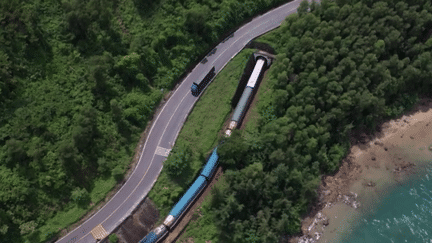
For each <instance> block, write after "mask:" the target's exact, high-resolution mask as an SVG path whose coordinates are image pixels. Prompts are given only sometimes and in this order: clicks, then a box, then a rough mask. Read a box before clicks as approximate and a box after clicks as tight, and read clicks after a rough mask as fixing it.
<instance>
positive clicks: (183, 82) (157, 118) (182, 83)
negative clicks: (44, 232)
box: [57, 1, 297, 242]
mask: <svg viewBox="0 0 432 243" xmlns="http://www.w3.org/2000/svg"><path fill="white" fill-rule="evenodd" d="M294 2H297V1H293V2H291V3H294ZM289 4H290V3H289ZM283 7H285V6H281V7H280V8H283ZM275 10H277V9H275ZM291 11H292V10H290V11H289V12H291ZM266 14H268V13H266ZM266 14H265V15H266ZM265 15H262V16H265ZM262 16H260V17H262ZM252 21H253V20H252ZM252 21H251V22H252ZM282 22H283V21H282ZM259 26H261V25H259ZM259 26H257V27H259ZM243 27H246V25H244V26H242V27H241V28H240V29H242V28H243ZM257 27H255V28H257ZM255 28H254V29H255ZM240 29H239V30H240ZM252 30H253V29H252ZM249 32H250V31H249ZM249 32H248V33H246V34H249ZM246 34H244V35H242V36H241V37H243V36H245V35H246ZM241 37H240V38H239V39H237V40H236V41H235V42H237V41H238V40H240V39H241ZM235 42H234V43H235ZM234 43H233V44H234ZM233 44H231V45H230V46H229V47H231V46H232V45H233ZM229 47H228V48H229ZM228 48H227V49H228ZM227 49H225V50H224V52H225V51H226V50H227ZM224 52H222V53H224ZM239 52H240V51H239ZM237 53H238V52H237ZM235 55H236V54H235ZM235 55H234V56H235ZM220 56H221V55H219V56H218V57H217V58H216V60H217V59H218V58H219V57H220ZM234 56H233V57H234ZM216 60H215V61H216ZM215 61H213V62H212V64H214V62H215ZM225 65H226V63H225ZM225 65H224V66H225ZM196 68H198V65H197V66H195V68H193V69H192V71H191V73H192V72H193V71H194V70H195V69H196ZM188 77H189V75H188V76H187V77H186V78H185V79H184V80H183V81H182V82H181V84H180V86H179V87H178V88H177V89H176V90H175V91H174V93H173V94H172V95H171V98H172V97H173V96H174V95H175V93H176V92H177V91H178V90H179V89H180V87H181V86H182V85H184V84H185V83H186V80H187V79H188ZM188 94H189V93H187V94H186V95H188ZM185 97H186V96H185ZM185 97H183V99H184V98H185ZM183 99H182V101H183ZM170 101H171V99H169V100H168V102H167V103H166V104H165V105H164V107H163V108H162V110H161V111H160V113H159V114H158V116H157V117H156V120H155V122H154V123H153V125H152V127H151V129H150V132H149V136H150V134H151V132H152V130H153V128H154V126H155V125H156V123H157V121H158V120H159V117H160V115H161V114H162V113H163V111H164V109H165V108H166V107H167V106H168V103H169V102H170ZM179 104H181V102H180V103H179ZM177 108H178V106H177ZM177 108H176V110H177ZM173 114H174V113H173ZM171 118H172V116H171ZM171 118H170V121H171ZM168 124H169V122H168V123H167V125H168ZM165 130H166V127H165V129H164V132H165ZM161 139H162V136H161ZM161 139H160V140H159V143H160V141H161ZM159 143H158V144H159ZM146 145H147V140H146V141H145V143H144V149H143V150H142V151H144V150H145V148H146ZM143 155H144V153H141V156H140V158H139V160H138V164H137V165H136V166H135V169H134V171H133V172H132V174H131V176H130V178H131V177H132V176H133V175H134V174H135V172H136V170H137V168H138V166H139V164H140V162H141V158H142V156H143ZM153 159H154V154H153V158H152V160H151V162H150V165H149V167H148V168H147V171H146V172H145V174H144V176H143V177H142V178H141V180H140V182H139V183H138V185H139V184H140V183H141V181H142V180H143V179H144V177H145V176H146V174H147V172H148V170H149V169H150V167H151V165H152V164H153ZM138 185H137V186H136V187H135V188H134V190H133V191H132V193H131V194H130V195H132V194H133V192H135V190H136V189H137V187H138ZM122 189H124V186H123V187H121V188H120V190H119V191H118V192H117V193H116V194H115V195H114V196H113V197H112V198H111V199H110V200H109V201H108V202H107V203H106V204H105V205H104V206H103V207H102V208H101V209H100V210H99V211H98V212H97V213H95V214H94V215H93V216H92V217H90V218H89V219H87V220H86V221H85V222H84V224H85V223H87V222H88V221H90V219H92V218H93V217H94V216H96V215H97V214H98V213H99V212H100V211H102V210H103V209H104V208H105V207H106V206H107V205H108V204H109V203H110V202H111V201H112V200H113V199H114V198H115V196H116V195H117V194H118V193H120V192H121V190H122ZM130 195H129V196H128V197H127V198H129V197H130ZM126 200H127V199H125V200H124V201H123V203H124V202H125V201H126ZM123 203H122V204H121V205H120V206H119V207H117V208H116V210H114V212H115V211H117V210H118V209H119V208H120V207H121V206H122V205H123ZM114 212H112V213H111V214H110V215H109V216H108V217H107V218H106V219H105V220H104V221H102V222H101V223H100V224H99V225H102V223H104V222H105V221H107V220H108V219H109V218H110V217H111V216H112V215H113V214H114ZM84 224H82V225H84ZM80 228H81V227H77V228H75V229H74V230H72V231H71V232H70V233H69V234H67V235H65V236H64V237H62V238H61V239H60V240H58V241H57V242H59V241H61V240H63V239H64V238H66V237H68V236H69V235H70V234H71V233H73V232H74V231H76V230H78V229H80ZM88 234H90V232H89V233H87V234H86V235H84V236H83V237H81V238H80V239H79V240H78V242H80V241H81V240H82V239H83V238H85V237H86V236H87V235H88Z"/></svg>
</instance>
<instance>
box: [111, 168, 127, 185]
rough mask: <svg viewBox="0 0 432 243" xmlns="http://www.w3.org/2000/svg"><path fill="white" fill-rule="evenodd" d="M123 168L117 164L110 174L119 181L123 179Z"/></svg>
mask: <svg viewBox="0 0 432 243" xmlns="http://www.w3.org/2000/svg"><path fill="white" fill-rule="evenodd" d="M123 171H124V170H123V168H122V167H121V166H120V165H117V166H116V167H115V168H114V169H113V170H112V172H111V175H112V176H113V177H114V179H115V180H116V181H117V182H119V181H121V180H122V179H123V175H124V174H123V173H124V172H123Z"/></svg>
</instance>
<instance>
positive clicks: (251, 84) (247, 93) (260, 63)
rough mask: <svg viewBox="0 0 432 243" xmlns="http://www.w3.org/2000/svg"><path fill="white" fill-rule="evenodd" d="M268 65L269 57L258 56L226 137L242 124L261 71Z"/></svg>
mask: <svg viewBox="0 0 432 243" xmlns="http://www.w3.org/2000/svg"><path fill="white" fill-rule="evenodd" d="M266 66H267V59H266V58H265V57H263V56H258V57H256V63H255V67H254V69H253V71H252V74H251V76H250V77H249V80H248V82H247V85H246V87H245V89H244V91H243V93H242V95H241V97H240V100H239V102H238V104H237V106H236V108H235V110H234V114H233V116H232V118H231V121H230V123H229V125H228V128H227V130H226V131H225V137H229V136H231V133H232V131H233V130H234V129H235V128H237V125H238V124H240V121H241V120H242V119H243V117H244V115H245V113H246V108H247V106H248V105H249V103H250V101H251V100H252V96H253V90H254V89H255V86H256V84H257V81H258V78H259V76H260V75H261V71H262V70H263V69H264V68H265V67H266Z"/></svg>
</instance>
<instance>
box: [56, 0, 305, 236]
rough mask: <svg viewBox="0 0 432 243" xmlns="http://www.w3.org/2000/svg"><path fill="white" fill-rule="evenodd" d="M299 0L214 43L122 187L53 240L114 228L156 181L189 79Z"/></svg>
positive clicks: (184, 106) (182, 113) (182, 114)
mask: <svg viewBox="0 0 432 243" xmlns="http://www.w3.org/2000/svg"><path fill="white" fill-rule="evenodd" d="M300 2H301V0H296V1H292V2H289V3H287V4H284V5H282V6H280V7H278V8H276V9H273V10H271V11H269V12H267V13H266V14H264V15H260V16H258V17H256V18H254V19H253V20H252V21H250V22H249V23H247V24H245V25H244V26H242V27H241V28H239V29H238V30H237V31H236V32H235V33H234V36H233V37H232V38H230V39H228V40H227V41H225V42H224V43H220V44H219V45H218V46H216V48H217V51H216V53H215V54H213V55H211V56H210V57H207V59H208V62H207V63H205V64H198V65H197V66H196V67H195V68H194V69H193V70H192V72H190V73H189V74H188V75H187V77H186V78H184V79H183V80H182V81H181V84H180V85H179V86H178V88H177V89H176V90H175V91H174V92H173V94H172V95H171V97H170V98H169V100H168V101H167V102H166V103H165V105H164V106H163V108H162V110H161V111H160V113H159V115H158V116H157V117H156V118H155V120H154V123H153V125H152V127H151V129H150V132H149V134H148V136H147V140H146V142H145V144H144V147H143V150H142V152H141V156H140V159H139V161H138V163H137V165H136V167H135V169H134V171H133V172H132V174H131V176H130V178H129V179H128V180H127V181H126V183H125V184H124V185H123V187H122V188H121V189H120V190H119V191H118V192H117V193H116V194H115V195H114V196H113V197H112V198H111V200H110V201H108V202H107V203H106V204H105V205H104V206H103V207H102V208H101V209H100V210H99V211H98V212H97V213H95V214H94V215H93V216H92V217H91V218H89V219H88V220H87V221H85V222H84V223H83V224H82V225H80V226H79V227H77V228H75V229H74V230H72V231H71V232H69V233H68V234H67V235H66V236H64V237H63V238H61V239H60V240H58V241H57V243H73V242H80V243H95V242H97V241H96V239H95V237H100V238H104V237H106V236H107V235H108V234H109V233H110V232H112V231H114V229H115V228H116V227H117V226H119V225H120V224H121V223H122V222H123V220H125V219H126V218H127V217H128V216H129V215H130V214H131V213H132V211H133V210H134V209H135V208H136V207H137V206H138V204H139V203H140V202H141V201H142V200H143V199H144V198H145V197H146V196H147V194H148V193H149V192H150V189H151V188H152V187H153V185H154V183H155V182H156V179H157V178H158V176H159V173H160V172H161V170H162V164H163V161H164V160H165V159H166V156H167V155H168V153H169V151H170V150H171V147H172V145H173V144H174V142H175V140H176V139H177V136H178V134H179V132H180V129H181V128H182V126H183V123H184V121H185V120H186V117H187V116H188V115H189V113H190V111H191V110H192V107H193V106H194V104H195V102H196V101H197V99H198V97H194V96H192V94H191V91H190V87H191V85H192V83H193V82H194V81H195V80H197V79H199V78H200V77H202V74H204V73H208V72H209V71H210V69H211V68H212V67H213V66H215V68H216V73H218V72H219V71H220V70H222V69H223V67H224V66H225V65H226V64H227V63H228V62H229V61H230V60H231V59H232V58H233V57H234V56H235V55H237V53H239V52H240V51H241V50H242V49H243V48H244V46H245V45H246V44H247V43H248V42H249V41H251V40H252V39H254V38H256V37H258V36H260V35H262V34H264V33H266V32H268V31H270V30H272V29H275V28H277V27H279V25H280V24H281V23H282V22H283V21H284V19H285V18H286V17H287V16H288V15H290V14H292V13H295V12H296V11H297V7H298V6H299V4H300Z"/></svg>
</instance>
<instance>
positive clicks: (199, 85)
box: [191, 66, 216, 96]
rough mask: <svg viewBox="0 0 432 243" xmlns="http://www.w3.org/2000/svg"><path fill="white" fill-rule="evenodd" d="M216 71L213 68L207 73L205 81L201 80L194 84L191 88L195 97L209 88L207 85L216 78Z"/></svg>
mask: <svg viewBox="0 0 432 243" xmlns="http://www.w3.org/2000/svg"><path fill="white" fill-rule="evenodd" d="M215 71H216V69H215V67H214V66H213V68H212V69H210V71H209V72H208V73H207V75H206V76H204V78H203V79H201V81H199V82H198V83H196V82H193V84H192V86H191V91H192V95H193V96H198V95H199V94H200V93H201V91H202V90H203V89H204V88H205V87H206V86H207V84H208V83H209V82H210V81H211V80H212V79H213V78H214V76H215V75H216V72H215Z"/></svg>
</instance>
